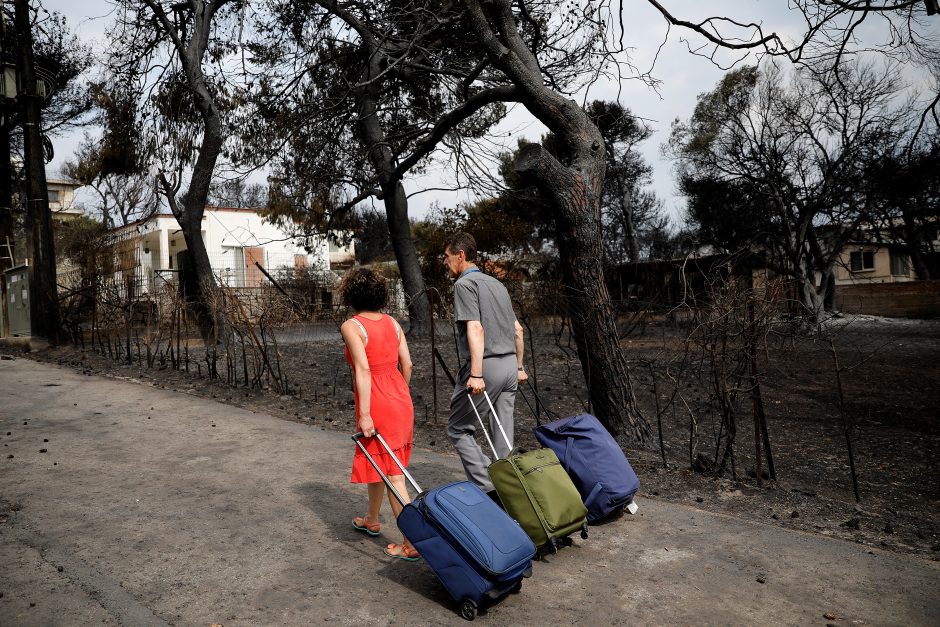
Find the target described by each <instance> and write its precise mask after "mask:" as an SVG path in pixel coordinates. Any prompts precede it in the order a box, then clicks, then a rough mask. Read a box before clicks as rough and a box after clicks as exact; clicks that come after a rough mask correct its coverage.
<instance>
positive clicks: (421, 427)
mask: <svg viewBox="0 0 940 627" xmlns="http://www.w3.org/2000/svg"><path fill="white" fill-rule="evenodd" d="M535 335H536V338H535V351H534V353H535V364H534V368H533V367H532V366H530V367H529V371H530V374H532V375H535V376H536V377H537V379H538V385H539V389H540V391H541V396H542V398H543V400H544V402H545V403H546V405H547V406H549V407H550V408H551V409H552V410H554V411H555V412H556V413H558V414H560V415H572V414H575V413H582V412H584V411H585V401H586V398H587V394H586V389H585V385H584V380H583V377H582V375H581V371H580V367H579V365H578V363H577V360H576V357H574V354H573V351H572V350H571V348H570V347H569V343H570V342H569V340H568V338H567V337H566V336H562V339H561V341H556V338H555V336H554V335H553V333H552V332H551V330H550V329H545V330H544V331H543V332H536V333H535ZM829 335H830V336H831V337H833V339H834V343H835V347H836V351H837V356H838V359H839V362H840V365H841V368H842V370H841V373H840V374H841V378H842V385H843V392H844V399H845V400H844V411H840V403H839V394H838V386H837V384H836V372H835V368H834V366H833V359H832V353H831V351H830V346H829V343H828V341H823V340H819V339H816V340H814V339H812V338H803V337H800V338H798V337H796V336H791V337H788V338H786V339H780V340H776V341H773V342H771V343H770V344H769V345H768V346H767V347H766V348H765V350H764V351H762V355H761V369H762V377H761V380H762V392H763V400H764V406H765V409H766V412H767V419H768V425H769V436H770V442H771V446H772V453H773V458H774V462H775V470H776V476H777V481H772V480H769V479H765V480H763V486H762V487H759V486H758V484H757V478H756V473H755V472H754V468H755V464H754V435H753V418H752V413H751V402H750V397H749V396H744V395H742V399H741V401H740V402H739V403H738V413H737V434H736V440H735V446H734V453H735V455H734V475H733V476H732V470H731V467H730V464H729V465H728V467H726V468H725V470H724V472H723V473H722V474H721V476H716V475H715V474H712V473H702V472H693V471H692V470H691V466H692V463H691V462H692V461H693V460H694V459H695V458H698V457H699V456H701V459H703V460H704V461H705V463H706V465H708V464H709V463H711V462H712V461H713V460H714V459H715V458H716V445H715V434H716V433H717V432H718V430H719V425H718V423H717V421H716V419H714V418H712V417H711V415H712V414H710V413H708V412H706V411H704V409H703V408H704V407H705V406H706V405H707V402H705V401H703V398H704V399H707V397H708V391H707V389H705V388H704V387H702V388H701V389H700V388H699V387H698V386H699V385H701V384H702V381H701V380H698V379H684V380H683V381H682V383H681V385H682V386H683V387H682V392H683V397H684V398H685V399H686V400H687V401H689V406H690V407H692V409H693V413H695V415H696V423H697V424H696V428H695V430H694V441H693V446H692V447H691V453H690V424H689V423H690V419H689V412H688V411H687V410H686V408H685V405H681V404H675V405H674V406H667V405H666V404H667V403H668V400H669V398H670V396H671V395H672V393H673V389H674V384H671V383H670V382H669V380H668V378H667V377H666V376H665V375H666V371H667V367H671V366H670V364H672V366H674V365H675V363H676V359H677V356H679V355H680V351H681V347H682V342H681V338H682V337H683V331H681V330H677V329H674V328H669V327H655V326H653V327H647V328H645V329H644V332H643V334H642V335H639V336H634V337H631V338H628V339H626V340H624V347H625V348H626V349H627V355H628V358H629V359H630V360H631V365H632V366H633V372H634V375H635V377H636V381H635V383H636V394H637V401H638V404H639V407H640V409H641V411H642V412H643V414H644V415H645V416H646V417H647V418H648V420H649V421H650V422H651V424H652V428H653V433H654V435H655V433H656V418H655V416H656V410H655V403H654V396H653V390H652V379H651V377H650V375H649V369H648V366H647V364H652V368H653V371H654V372H656V375H657V376H656V380H657V386H658V391H659V395H660V407H661V408H663V407H665V408H666V409H665V410H664V411H663V413H664V416H663V419H662V428H663V439H664V448H665V456H666V461H667V465H664V463H663V459H662V454H661V452H660V449H659V444H658V439H657V438H656V437H654V438H653V441H652V443H651V444H650V445H649V447H647V448H638V447H635V446H634V445H632V444H631V443H629V442H624V448H625V450H626V452H627V455H628V457H629V458H630V461H631V463H632V464H633V467H634V469H635V470H636V472H637V474H638V475H639V477H640V481H641V484H642V487H641V490H640V494H639V496H638V499H637V502H638V504H639V505H640V506H641V507H642V502H643V500H644V499H655V498H658V499H665V500H669V501H675V502H682V503H687V504H689V505H692V506H694V507H699V508H702V509H705V510H709V511H716V512H721V513H725V514H729V515H732V516H736V517H739V518H745V519H749V520H753V521H757V522H763V523H767V524H772V525H779V526H782V527H787V528H792V529H799V530H802V531H808V532H812V533H818V534H823V535H829V536H834V537H839V538H843V539H846V540H850V541H855V542H858V543H861V544H866V545H871V546H878V547H881V548H886V549H889V550H892V551H897V552H901V553H911V554H917V555H920V556H923V557H926V558H928V559H932V560H937V559H940V515H938V513H937V512H938V511H940V473H938V468H940V465H938V464H937V462H936V458H937V454H938V452H940V447H938V440H940V438H938V429H937V421H938V407H940V320H934V321H912V320H891V319H882V318H867V317H855V318H842V319H838V320H836V321H834V322H833V323H831V324H830V329H829ZM437 345H438V347H439V349H440V350H441V352H442V353H443V356H444V359H445V362H446V363H448V364H449V365H450V364H455V362H456V359H455V356H454V355H455V353H454V346H453V340H452V338H451V337H450V335H442V336H439V337H438V338H437ZM572 346H573V345H572ZM280 350H281V353H282V357H281V363H280V367H281V370H282V372H283V373H286V375H287V378H288V386H289V392H290V393H289V394H279V393H278V392H276V391H274V390H271V389H265V390H259V389H257V388H255V389H251V390H248V389H245V388H244V387H230V386H227V385H224V384H223V383H221V382H219V381H210V380H208V379H207V378H205V376H204V375H205V372H206V368H205V363H203V364H202V365H201V366H199V367H198V368H197V366H196V362H195V361H193V362H191V363H190V364H189V369H190V372H189V373H187V372H184V371H177V370H173V369H172V368H170V367H167V366H166V365H164V366H162V367H157V368H153V369H148V368H146V367H142V366H141V365H140V364H138V363H137V362H136V360H135V363H132V364H122V363H118V362H114V361H111V360H110V359H108V358H107V357H104V356H102V355H100V354H98V353H96V352H93V351H91V350H86V351H81V350H78V349H76V348H69V347H63V348H55V349H49V350H46V351H43V352H40V353H34V354H32V355H31V356H32V357H34V358H36V359H39V360H42V361H47V362H53V363H59V364H62V365H67V366H72V367H75V368H77V369H79V370H81V371H83V372H85V373H87V374H89V375H91V374H95V375H105V376H113V377H118V378H126V379H130V380H134V381H139V382H142V383H145V384H149V385H156V386H159V387H162V388H167V389H174V390H178V391H181V392H186V393H191V394H196V395H199V396H205V397H210V398H215V399H217V400H219V401H222V402H227V403H231V404H233V405H238V406H241V407H248V408H252V409H256V410H258V411H264V412H266V413H269V414H271V415H275V416H278V417H281V418H284V419H288V420H294V421H299V422H304V423H308V424H310V425H311V427H314V428H320V429H333V430H339V431H346V432H352V430H353V428H354V421H353V418H354V417H353V406H352V405H353V401H352V398H353V397H352V392H351V390H350V375H349V371H348V368H347V367H346V364H345V361H344V359H343V355H342V345H341V340H340V338H339V335H338V333H335V332H334V331H332V330H327V331H324V330H323V328H319V329H317V330H316V332H314V331H313V330H310V331H309V332H305V331H304V329H293V330H292V332H291V339H290V341H288V340H287V339H286V338H285V339H284V340H283V341H282V343H281V345H280ZM411 351H412V356H413V358H414V361H415V364H416V368H415V375H414V378H413V380H412V386H411V387H412V396H413V398H414V403H415V414H416V415H415V443H416V445H417V446H418V447H419V448H420V447H428V448H433V449H435V450H438V451H450V450H451V445H450V443H449V441H448V440H447V438H446V435H445V433H444V424H445V423H446V417H447V404H448V402H449V397H450V392H451V389H452V387H451V386H450V384H449V382H448V380H447V377H446V375H445V374H444V373H443V372H442V370H441V369H440V367H437V386H436V390H437V399H436V404H435V398H434V390H435V387H434V386H433V385H432V368H431V357H430V355H431V352H430V341H429V340H418V341H412V342H411ZM195 352H196V351H193V355H195ZM531 353H532V351H529V353H528V354H527V362H529V361H530V359H529V358H530V357H531ZM161 368H162V369H161ZM200 375H201V376H200ZM530 398H531V396H530ZM696 403H697V404H696ZM435 408H436V409H435ZM843 417H844V420H845V422H843ZM534 426H535V421H534V419H533V415H532V414H531V413H530V411H529V409H528V408H527V407H526V404H525V403H524V402H523V401H522V400H521V398H520V399H519V400H518V401H517V404H516V429H515V432H516V444H517V445H519V446H523V447H530V448H531V447H535V446H536V442H535V438H534V436H533V435H532V429H533V427H534ZM846 428H847V430H848V433H849V437H850V438H851V441H852V445H853V448H854V458H855V465H856V470H857V475H858V488H859V495H860V502H859V503H856V502H855V498H854V495H853V488H852V480H851V475H850V470H849V460H848V454H847V446H846V435H845V434H846ZM350 454H351V453H350ZM762 471H763V472H764V473H766V472H767V464H766V460H764V462H763V463H762ZM419 479H420V478H419Z"/></svg>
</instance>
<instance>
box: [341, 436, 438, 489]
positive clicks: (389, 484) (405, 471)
mask: <svg viewBox="0 0 940 627" xmlns="http://www.w3.org/2000/svg"><path fill="white" fill-rule="evenodd" d="M364 437H366V436H365V434H364V433H362V432H361V431H360V432H359V433H357V434H356V435H354V436H352V439H353V442H355V443H356V446H358V447H359V450H360V451H362V453H363V455H365V456H366V459H368V460H369V463H370V464H372V467H373V468H375V472H377V473H379V476H380V477H382V481H383V482H385V486H386V487H387V488H388V489H389V491H391V493H392V494H394V495H395V498H396V499H398V502H399V503H400V504H401V506H402V507H404V506H405V500H404V499H403V498H402V496H401V494H399V493H398V490H396V489H395V486H393V485H392V482H391V481H389V480H388V477H387V476H385V473H384V472H382V469H381V468H379V465H378V464H376V463H375V460H374V459H372V456H371V455H369V451H367V450H366V447H365V446H363V445H362V442H361V441H360V440H362V438H364ZM375 437H376V438H377V439H378V441H379V443H380V444H381V445H382V446H383V447H385V450H386V451H388V454H389V456H390V457H391V458H392V459H394V460H395V465H397V466H398V468H399V469H400V470H401V472H402V474H403V475H405V477H406V478H407V479H408V482H409V483H411V487H413V488H414V489H415V492H417V493H418V494H420V493H421V486H419V485H418V482H417V481H415V480H414V477H412V476H411V473H410V472H408V469H407V468H405V467H404V465H402V463H401V461H400V460H399V459H398V456H397V455H395V453H394V452H393V451H392V449H391V447H389V445H388V443H387V442H386V441H385V438H383V437H382V435H381V434H380V433H379V432H378V431H376V432H375Z"/></svg>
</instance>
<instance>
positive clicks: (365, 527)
mask: <svg viewBox="0 0 940 627" xmlns="http://www.w3.org/2000/svg"><path fill="white" fill-rule="evenodd" d="M352 525H353V529H355V530H356V531H365V532H366V533H367V534H369V535H370V536H373V537H375V536H377V535H379V534H380V533H381V532H382V525H381V524H380V523H375V524H374V525H370V524H367V523H366V518H365V516H356V517H355V518H353V519H352Z"/></svg>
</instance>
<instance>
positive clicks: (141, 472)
mask: <svg viewBox="0 0 940 627" xmlns="http://www.w3.org/2000/svg"><path fill="white" fill-rule="evenodd" d="M47 440H48V441H47ZM0 442H2V444H3V446H2V447H0V455H2V456H0V565H2V567H0V593H2V596H0V625H80V624H91V623H95V624H112V625H113V624H125V625H165V624H180V625H210V624H212V623H220V624H223V625H225V626H226V627H231V626H233V625H309V624H319V623H326V622H332V623H339V624H355V625H371V624H378V625H388V624H430V625H460V624H463V623H464V621H462V619H460V618H459V617H458V616H457V614H456V613H455V611H454V609H455V606H454V604H453V602H452V600H451V599H450V597H449V595H448V594H447V592H446V591H445V590H444V589H443V588H442V587H441V585H440V584H439V583H438V581H437V580H436V578H435V577H434V575H433V574H432V573H431V571H430V570H429V569H428V568H427V567H426V566H425V565H424V564H420V563H419V564H408V563H402V562H392V561H390V560H389V559H388V558H385V557H384V556H383V555H382V553H381V547H382V546H384V542H385V541H391V540H397V539H398V537H397V533H396V532H394V531H390V538H389V539H386V538H376V539H372V538H368V537H365V536H362V535H360V534H357V533H356V532H354V531H353V530H352V529H351V528H350V524H349V519H350V518H351V516H352V515H353V514H354V513H358V512H360V511H361V510H362V507H363V503H364V495H363V492H362V489H361V488H359V489H356V488H355V487H353V486H350V485H349V484H348V482H347V481H348V470H349V463H350V456H351V447H352V444H351V442H350V441H349V440H348V438H347V437H345V436H342V435H340V434H336V433H332V432H327V431H322V430H320V428H319V427H314V426H310V425H306V424H300V423H293V422H287V421H284V420H279V419H276V418H273V417H270V416H266V415H262V414H256V413H253V412H251V411H247V410H242V409H238V408H233V407H230V406H227V405H222V404H219V403H215V402H212V401H209V400H204V399H200V398H196V397H193V396H189V395H186V394H182V393H175V392H169V391H164V390H159V389H155V388H152V387H149V386H146V385H139V384H135V383H130V382H126V381H118V380H112V379H105V378H98V377H87V376H83V375H80V374H77V373H75V372H73V371H71V370H65V369H59V368H55V367H51V366H48V365H43V364H38V363H35V362H32V361H29V360H25V359H17V360H14V361H0ZM43 450H45V452H41V451H43ZM10 456H12V457H10ZM413 471H414V474H415V475H416V477H417V478H418V479H419V480H424V482H425V483H426V484H427V485H433V484H436V483H441V482H444V481H449V480H453V479H457V478H460V475H461V471H460V467H459V464H458V463H457V461H456V458H454V457H450V456H442V455H437V454H432V453H430V452H426V451H422V450H419V451H416V452H415V455H414V464H413ZM641 505H642V506H641V509H640V512H639V513H638V514H637V515H636V516H633V517H624V518H621V519H619V520H616V521H614V522H611V523H609V524H606V525H602V526H598V527H593V528H592V530H591V537H590V539H588V540H586V541H582V540H580V539H577V540H576V544H575V546H573V547H570V548H567V549H564V550H562V551H561V552H560V553H558V554H557V555H555V556H552V557H551V558H550V559H548V560H546V561H543V562H538V563H536V564H535V573H534V575H533V577H532V578H531V579H529V580H527V581H526V583H525V585H524V586H523V589H522V592H521V593H520V594H517V595H512V596H510V597H508V598H507V599H505V600H504V601H503V602H501V603H499V604H497V605H495V606H492V607H490V608H489V609H487V610H486V611H484V612H482V613H481V614H480V616H478V618H477V621H476V622H477V624H483V625H487V624H489V625H509V624H520V625H552V624H561V625H568V624H585V625H587V624H591V625H595V624H624V623H628V622H629V623H636V624H676V625H688V624H695V625H702V624H706V625H707V624H716V625H726V624H741V625H753V624H771V623H773V624H784V625H786V624H800V625H804V624H818V625H824V624H826V623H832V624H837V625H851V624H856V625H869V624H877V625H937V624H940V599H938V589H940V586H938V583H940V577H938V575H940V567H938V564H937V563H935V562H928V561H923V560H919V559H914V558H908V557H904V556H899V555H893V554H890V553H884V552H880V551H869V550H867V549H866V548H864V547H861V546H858V545H855V544H851V543H846V542H842V541H838V540H833V539H829V538H824V537H817V536H812V535H806V534H801V533H797V532H793V531H787V530H783V529H779V528H777V527H771V526H765V525H760V524H752V523H748V522H743V521H740V520H736V519H733V518H729V517H724V516H718V515H714V514H709V513H706V512H702V511H699V510H696V509H694V508H690V507H686V506H682V505H676V504H670V503H664V502H658V501H657V502H651V501H644V502H642V503H641ZM761 580H762V581H763V582H761ZM826 614H829V615H830V616H834V617H835V618H832V619H828V618H826V617H824V615H826Z"/></svg>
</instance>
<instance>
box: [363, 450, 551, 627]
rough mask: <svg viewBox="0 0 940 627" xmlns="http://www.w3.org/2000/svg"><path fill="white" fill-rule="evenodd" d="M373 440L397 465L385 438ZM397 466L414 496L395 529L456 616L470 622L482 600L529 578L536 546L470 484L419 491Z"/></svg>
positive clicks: (496, 595)
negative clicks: (411, 547) (452, 603)
mask: <svg viewBox="0 0 940 627" xmlns="http://www.w3.org/2000/svg"><path fill="white" fill-rule="evenodd" d="M360 437H362V434H359V433H357V434H356V435H355V436H353V440H354V441H355V442H356V444H357V446H359V448H360V449H361V450H362V451H363V452H364V453H365V454H366V457H367V458H368V459H369V461H370V462H371V463H372V466H373V468H375V469H376V471H377V472H378V473H379V474H380V475H382V480H383V481H385V484H386V485H387V486H388V487H389V488H390V489H391V491H392V493H393V494H394V495H395V497H396V498H398V500H399V502H402V499H401V497H400V495H399V494H398V492H397V491H396V490H395V488H394V487H392V485H391V483H389V481H388V479H387V478H386V477H385V475H384V474H383V473H382V471H381V470H380V469H379V468H378V467H377V466H376V465H375V461H374V460H373V459H372V458H371V456H370V455H369V454H368V452H367V451H366V450H365V447H363V446H362V443H361V442H359V438H360ZM376 437H378V438H379V442H381V444H382V445H383V446H385V448H386V450H388V451H389V454H390V455H392V457H393V458H394V459H395V460H396V462H397V458H396V457H395V455H394V454H393V453H392V452H391V450H390V449H389V448H388V445H387V444H386V443H385V440H384V439H382V437H381V436H380V435H378V434H377V435H376ZM399 467H400V468H401V470H402V472H403V473H404V475H405V477H406V478H407V479H408V481H409V482H410V483H411V485H412V487H414V489H415V490H416V491H417V492H418V495H417V496H416V497H415V499H414V500H413V501H412V502H411V503H408V504H406V505H404V509H403V510H402V512H401V515H400V516H399V517H398V528H399V529H400V530H401V532H402V534H404V536H405V537H406V538H408V540H409V541H410V542H411V543H412V545H414V547H415V549H417V551H418V553H420V554H421V557H422V558H423V559H424V561H425V562H427V564H428V566H430V567H431V569H432V570H433V571H434V572H435V574H436V575H437V576H438V578H439V579H440V580H441V583H442V584H444V587H445V588H446V589H447V591H448V592H450V594H451V595H452V596H453V597H454V598H455V599H456V600H457V601H458V602H459V603H460V615H461V616H463V617H464V618H466V619H467V620H473V618H474V617H475V616H476V611H477V608H478V607H479V606H480V604H481V603H482V602H483V600H484V599H487V600H496V599H498V598H500V597H501V596H503V595H505V594H507V593H509V592H515V591H518V590H519V589H520V588H521V587H522V579H523V578H524V577H528V576H529V575H530V574H531V572H532V558H533V557H535V545H534V544H532V541H531V540H530V539H529V536H527V535H526V533H525V532H524V531H523V530H522V527H520V526H519V524H518V523H517V522H516V521H514V520H513V519H512V518H510V517H509V516H508V515H507V514H506V512H504V511H503V510H502V509H500V508H499V506H497V505H496V503H494V502H493V500H492V499H491V498H490V497H488V496H487V495H486V494H485V493H484V492H483V491H482V490H480V488H478V487H477V486H476V485H474V484H472V483H470V482H469V481H458V482H456V483H451V484H448V485H444V486H441V487H439V488H434V489H432V490H428V491H427V492H421V488H420V487H419V486H418V484H417V483H416V482H415V480H414V479H413V478H412V477H411V475H410V474H409V473H408V470H407V469H405V468H404V467H403V466H402V465H401V464H400V463H399Z"/></svg>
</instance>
